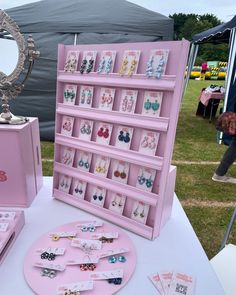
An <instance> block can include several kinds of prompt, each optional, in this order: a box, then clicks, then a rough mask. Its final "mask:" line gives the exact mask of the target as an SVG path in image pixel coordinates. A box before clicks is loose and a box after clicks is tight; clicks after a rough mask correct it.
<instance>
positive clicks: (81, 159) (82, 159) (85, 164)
mask: <svg viewBox="0 0 236 295" xmlns="http://www.w3.org/2000/svg"><path fill="white" fill-rule="evenodd" d="M91 161H92V154H91V153H88V152H84V151H79V156H78V160H77V168H78V169H79V170H84V171H87V172H88V171H89V169H90V165H91Z"/></svg>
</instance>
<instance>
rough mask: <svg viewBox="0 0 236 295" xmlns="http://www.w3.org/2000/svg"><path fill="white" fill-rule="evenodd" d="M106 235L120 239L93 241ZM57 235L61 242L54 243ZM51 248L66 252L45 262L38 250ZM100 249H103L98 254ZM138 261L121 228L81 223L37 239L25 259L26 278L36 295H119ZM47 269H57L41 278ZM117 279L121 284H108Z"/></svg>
mask: <svg viewBox="0 0 236 295" xmlns="http://www.w3.org/2000/svg"><path fill="white" fill-rule="evenodd" d="M93 207H94V206H93ZM66 233H75V234H76V236H74V238H73V240H71V239H70V238H68V234H67V235H66ZM104 233H105V235H106V236H107V237H108V238H109V237H112V236H113V235H107V234H106V233H116V234H117V235H116V236H115V238H113V240H112V242H110V243H108V242H104V243H102V242H101V241H99V240H96V239H92V237H94V236H95V235H96V236H97V237H103V234H104ZM55 234H56V235H57V236H58V234H60V236H61V237H62V238H59V239H58V240H57V241H56V242H55V241H53V240H52V236H53V235H55ZM61 234H62V235H61ZM103 240H104V239H103ZM54 243H55V246H53V244H54ZM49 245H52V246H51V247H50V248H51V249H52V247H53V248H57V249H62V248H63V249H64V250H65V251H64V252H63V254H62V255H60V256H59V255H56V258H55V261H48V260H46V259H42V258H41V254H42V253H41V252H39V251H38V250H39V249H45V250H46V249H49ZM72 245H73V246H72ZM96 246H97V247H96ZM99 246H100V247H101V246H102V248H101V249H96V250H95V248H99ZM88 252H89V253H88ZM53 253H55V252H54V251H53ZM111 257H112V258H111ZM136 260H137V257H136V249H135V245H134V243H133V242H132V240H131V239H130V238H129V236H128V235H127V234H126V233H125V232H124V231H123V230H121V229H120V228H119V227H115V226H114V225H111V224H108V223H103V224H102V225H101V226H97V225H96V224H94V222H93V221H92V222H91V221H88V220H87V221H83V220H80V221H77V222H73V223H68V224H64V225H61V226H59V227H57V228H54V229H52V230H51V231H50V232H47V233H45V234H43V235H42V236H41V237H40V238H39V239H37V240H36V241H35V242H34V243H33V244H32V246H31V247H30V249H29V250H28V251H27V253H26V255H25V260H24V275H25V279H26V281H27V283H28V285H29V286H30V288H31V289H32V292H33V293H34V294H40V295H45V294H55V295H66V294H68V295H69V294H71V295H72V294H73V295H78V294H79V292H80V294H82V293H84V294H86V295H98V294H106V295H112V294H117V293H118V292H119V290H120V289H121V288H124V286H125V284H126V283H127V282H128V281H129V280H130V278H131V276H132V274H133V272H134V271H135V267H136ZM46 265H47V266H49V265H50V266H51V267H53V268H54V269H55V271H54V272H52V273H51V275H52V276H51V278H50V276H47V275H48V274H49V275H50V273H49V272H45V273H44V274H45V276H43V275H42V273H43V267H44V266H46ZM118 270H119V272H118ZM109 273H110V274H109ZM115 277H119V278H121V280H120V281H119V284H114V283H108V278H115ZM97 279H99V280H100V281H99V282H98V281H97ZM88 281H90V282H91V281H93V283H88ZM65 288H66V290H65ZM86 289H87V290H86ZM85 290H86V291H85ZM104 290H106V292H104ZM83 291H84V292H83Z"/></svg>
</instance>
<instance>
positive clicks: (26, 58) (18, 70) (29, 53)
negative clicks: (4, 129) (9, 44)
mask: <svg viewBox="0 0 236 295" xmlns="http://www.w3.org/2000/svg"><path fill="white" fill-rule="evenodd" d="M9 34H10V35H11V37H12V39H14V40H15V41H16V43H17V47H18V62H17V65H16V67H15V69H14V70H13V72H12V73H11V74H9V75H6V74H5V73H3V72H2V71H1V69H0V96H2V98H1V99H2V113H1V114H0V123H4V124H23V123H25V122H27V119H26V118H24V117H17V116H14V115H13V114H12V113H11V112H10V107H9V104H8V102H9V100H10V99H12V98H16V97H17V96H18V95H19V93H20V92H21V91H22V89H23V88H24V83H25V81H26V80H27V79H28V77H29V75H30V73H31V71H32V68H33V64H34V59H35V58H37V57H39V55H40V53H39V51H36V50H35V46H34V40H33V38H32V36H31V35H30V36H29V38H28V39H27V41H26V40H25V38H24V36H23V35H22V34H21V32H20V28H19V27H18V25H17V24H16V23H15V21H14V20H12V19H11V18H10V16H9V15H8V14H7V13H6V12H4V11H3V10H1V9H0V37H1V38H3V39H5V38H8V39H9V37H7V36H8V35H9ZM9 62H10V61H9ZM26 62H28V69H27V72H26V74H25V76H24V74H23V71H24V68H25V64H26Z"/></svg>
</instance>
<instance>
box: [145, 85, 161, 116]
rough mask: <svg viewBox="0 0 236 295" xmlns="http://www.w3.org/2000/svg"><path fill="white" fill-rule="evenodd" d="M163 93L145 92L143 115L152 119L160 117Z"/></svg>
mask: <svg viewBox="0 0 236 295" xmlns="http://www.w3.org/2000/svg"><path fill="white" fill-rule="evenodd" d="M162 98H163V92H156V91H145V92H144V101H143V109H142V115H145V116H150V117H159V116H160V111H161V103H162Z"/></svg>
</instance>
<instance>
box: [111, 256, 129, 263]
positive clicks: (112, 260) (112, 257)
mask: <svg viewBox="0 0 236 295" xmlns="http://www.w3.org/2000/svg"><path fill="white" fill-rule="evenodd" d="M117 261H119V262H121V263H125V262H126V258H125V256H123V255H120V256H118V257H116V256H114V255H113V256H110V257H108V262H109V263H116V262H117Z"/></svg>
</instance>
